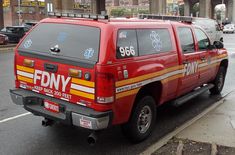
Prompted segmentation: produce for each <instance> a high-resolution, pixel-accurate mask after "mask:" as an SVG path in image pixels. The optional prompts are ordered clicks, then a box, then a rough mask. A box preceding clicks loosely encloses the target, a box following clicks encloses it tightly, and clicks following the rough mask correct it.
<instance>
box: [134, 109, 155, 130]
mask: <svg viewBox="0 0 235 155" xmlns="http://www.w3.org/2000/svg"><path fill="white" fill-rule="evenodd" d="M151 121H152V111H151V108H150V107H149V106H147V105H146V106H144V107H143V108H142V109H141V111H140V114H139V117H138V122H137V127H138V130H139V132H140V133H145V132H146V131H147V130H148V129H149V127H150V125H151Z"/></svg>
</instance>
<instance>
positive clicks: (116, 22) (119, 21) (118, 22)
mask: <svg viewBox="0 0 235 155" xmlns="http://www.w3.org/2000/svg"><path fill="white" fill-rule="evenodd" d="M41 22H46V23H66V24H82V25H87V26H97V27H100V26H102V25H104V24H105V25H106V24H110V25H113V26H117V27H119V26H122V25H130V26H134V27H135V26H140V25H142V26H143V25H149V26H150V25H151V26H152V25H155V24H158V25H171V24H174V25H175V24H177V25H191V24H189V23H183V22H177V21H169V20H156V19H138V18H130V19H128V18H126V19H124V18H111V19H108V20H93V19H86V18H69V17H60V18H45V19H43V20H42V21H41Z"/></svg>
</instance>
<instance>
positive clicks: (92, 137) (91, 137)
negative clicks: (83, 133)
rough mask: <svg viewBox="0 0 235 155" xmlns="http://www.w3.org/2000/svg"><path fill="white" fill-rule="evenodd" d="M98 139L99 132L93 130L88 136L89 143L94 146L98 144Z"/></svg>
mask: <svg viewBox="0 0 235 155" xmlns="http://www.w3.org/2000/svg"><path fill="white" fill-rule="evenodd" d="M97 140H98V137H97V133H96V132H92V133H91V134H90V135H89V136H88V137H87V142H88V144H89V145H91V146H93V145H95V144H96V142H97Z"/></svg>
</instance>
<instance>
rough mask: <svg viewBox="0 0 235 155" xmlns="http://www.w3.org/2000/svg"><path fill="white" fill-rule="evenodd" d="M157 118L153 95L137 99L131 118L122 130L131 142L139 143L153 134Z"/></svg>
mask: <svg viewBox="0 0 235 155" xmlns="http://www.w3.org/2000/svg"><path fill="white" fill-rule="evenodd" d="M155 120H156V105H155V101H154V99H153V98H152V97H151V96H144V97H142V98H141V99H140V100H138V101H137V104H136V105H135V107H134V109H133V111H132V114H131V117H130V120H129V121H128V123H126V124H124V125H123V126H122V131H123V133H124V135H125V136H126V137H127V138H128V139H129V140H130V141H131V142H133V143H138V142H141V141H143V140H145V139H146V138H147V137H148V136H149V135H150V134H151V132H152V130H153V128H154V125H155Z"/></svg>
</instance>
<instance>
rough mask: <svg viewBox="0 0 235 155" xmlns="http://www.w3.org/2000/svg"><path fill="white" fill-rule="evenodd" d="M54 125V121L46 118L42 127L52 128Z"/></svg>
mask: <svg viewBox="0 0 235 155" xmlns="http://www.w3.org/2000/svg"><path fill="white" fill-rule="evenodd" d="M53 124H54V121H53V120H50V119H47V118H45V119H44V120H42V126H44V127H47V126H51V125H53Z"/></svg>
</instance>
